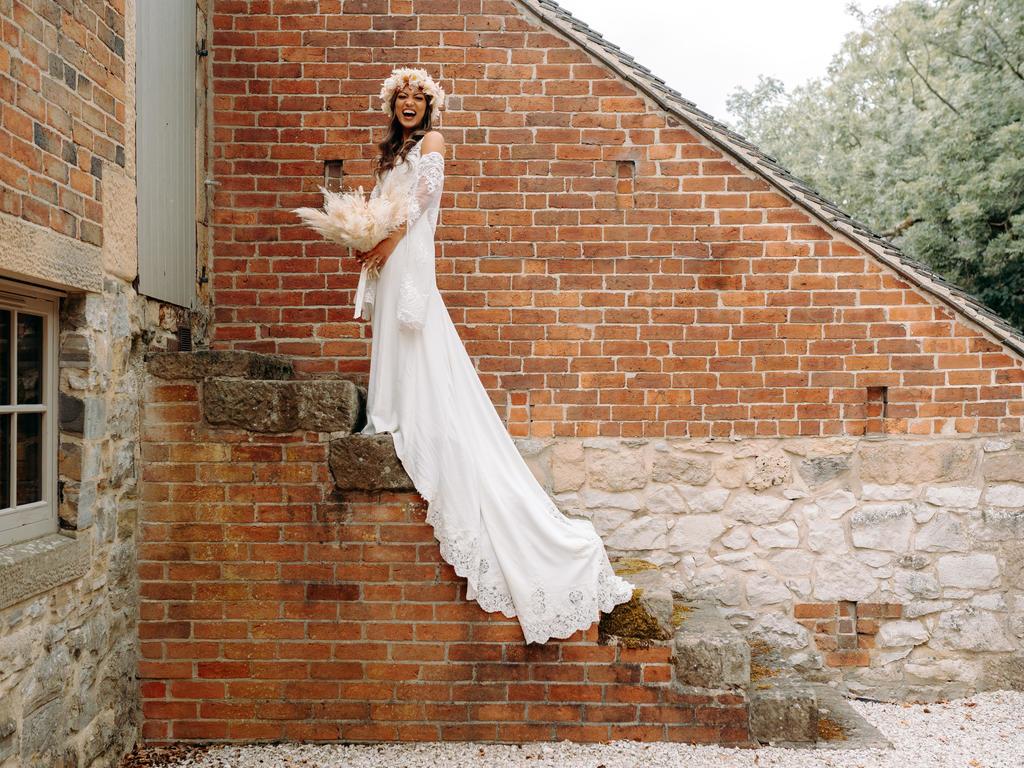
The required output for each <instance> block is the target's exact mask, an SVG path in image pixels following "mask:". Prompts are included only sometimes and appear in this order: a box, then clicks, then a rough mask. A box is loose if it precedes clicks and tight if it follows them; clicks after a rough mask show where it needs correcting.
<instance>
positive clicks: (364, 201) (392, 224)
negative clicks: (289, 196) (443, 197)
mask: <svg viewBox="0 0 1024 768" xmlns="http://www.w3.org/2000/svg"><path fill="white" fill-rule="evenodd" d="M386 182H387V179H385V182H384V186H383V187H381V192H380V194H379V195H377V197H373V198H367V197H366V195H365V194H364V193H363V188H362V187H359V188H358V189H356V190H354V191H353V190H349V191H348V192H331V191H330V190H328V189H325V188H324V187H320V188H319V189H320V191H321V192H322V193H323V196H324V207H323V210H318V209H316V208H293V209H292V213H295V214H298V215H299V217H300V218H301V219H302V221H303V223H305V224H306V225H307V226H309V227H312V228H313V229H315V230H316V231H317V232H319V233H320V234H321V235H323V236H324V237H325V238H327V239H328V240H331V241H333V242H335V243H339V244H340V245H343V246H345V247H347V248H353V249H355V250H357V251H364V252H365V251H369V250H370V249H371V248H373V247H374V246H375V245H377V243H379V242H380V241H381V240H383V239H384V238H385V237H387V236H388V235H389V234H391V232H393V231H394V230H395V229H397V228H398V227H400V226H402V224H403V223H404V222H405V217H406V206H405V203H406V200H405V198H404V196H403V195H401V194H400V192H399V188H398V187H397V185H394V184H388V183H386Z"/></svg>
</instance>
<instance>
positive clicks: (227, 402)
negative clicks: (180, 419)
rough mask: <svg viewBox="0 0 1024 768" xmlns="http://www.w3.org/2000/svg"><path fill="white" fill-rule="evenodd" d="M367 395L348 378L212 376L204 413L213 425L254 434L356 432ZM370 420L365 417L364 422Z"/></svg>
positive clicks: (205, 388) (205, 394)
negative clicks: (312, 378) (280, 379)
mask: <svg viewBox="0 0 1024 768" xmlns="http://www.w3.org/2000/svg"><path fill="white" fill-rule="evenodd" d="M363 398H364V393H363V392H362V390H361V389H360V388H359V387H358V386H356V384H355V383H354V382H351V381H346V380H344V379H337V380H334V379H322V380H308V381H249V380H246V379H222V378H217V379H209V380H208V381H207V382H206V384H205V385H204V386H203V415H204V416H205V418H206V420H207V421H208V422H209V423H210V424H214V425H229V426H233V427H240V428H241V429H247V430H249V431H251V432H294V431H296V430H300V429H301V430H311V431H315V432H349V433H351V432H354V431H355V430H357V429H359V428H360V422H361V421H362V420H363V419H364V417H363ZM363 423H365V421H364V422H363Z"/></svg>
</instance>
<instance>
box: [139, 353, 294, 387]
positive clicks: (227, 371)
mask: <svg viewBox="0 0 1024 768" xmlns="http://www.w3.org/2000/svg"><path fill="white" fill-rule="evenodd" d="M146 367H147V369H148V371H149V372H150V374H152V375H153V376H156V377H157V378H160V379H168V380H173V379H177V380H182V379H208V378H212V377H214V376H225V377H233V378H240V379H274V380H283V379H293V378H295V368H294V367H293V366H292V362H291V360H289V359H288V358H287V357H284V356H282V355H267V354H263V353H260V352H244V351H233V350H212V349H197V350H194V351H192V352H152V353H150V354H147V355H146Z"/></svg>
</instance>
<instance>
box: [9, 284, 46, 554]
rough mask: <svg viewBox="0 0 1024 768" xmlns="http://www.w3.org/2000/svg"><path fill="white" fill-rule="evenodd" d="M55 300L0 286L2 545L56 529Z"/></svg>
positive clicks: (15, 286)
mask: <svg viewBox="0 0 1024 768" xmlns="http://www.w3.org/2000/svg"><path fill="white" fill-rule="evenodd" d="M56 341H57V298H56V296H55V295H51V294H50V292H43V291H38V292H37V291H34V290H33V291H31V292H29V289H27V288H26V287H25V286H20V285H18V284H17V283H8V282H6V281H0V545H4V544H14V543H16V542H19V541H26V540H28V539H33V538H36V537H37V536H42V535H43V534H46V533H51V532H53V531H56V530H57V500H56V496H57V476H56V470H57V466H56V465H57V461H56V458H57V448H56V438H57V429H56V421H57V408H56V402H57V370H56V369H57V355H56V346H57V344H56Z"/></svg>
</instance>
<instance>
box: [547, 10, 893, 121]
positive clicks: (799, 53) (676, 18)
mask: <svg viewBox="0 0 1024 768" xmlns="http://www.w3.org/2000/svg"><path fill="white" fill-rule="evenodd" d="M556 1H557V2H558V4H559V5H561V6H562V7H563V8H564V9H565V10H567V11H569V13H571V14H573V15H574V16H575V17H576V18H578V19H580V20H581V21H584V22H586V24H587V25H588V26H590V27H591V28H592V29H594V30H596V31H597V32H599V33H600V34H601V35H602V36H603V37H604V38H605V39H606V40H609V41H610V42H612V43H614V44H615V45H617V46H619V47H620V48H621V49H622V50H623V51H625V52H626V53H628V54H629V55H631V56H632V57H633V58H634V59H636V60H637V62H639V63H640V64H642V65H643V66H645V67H647V68H648V69H650V70H651V71H652V72H654V74H656V75H657V76H658V77H660V78H661V79H662V80H664V81H665V82H666V83H668V85H670V86H671V87H672V88H675V89H676V90H677V91H679V92H680V93H681V94H682V95H683V96H684V97H685V98H687V99H689V100H690V101H692V102H694V103H695V104H696V105H697V106H698V107H699V108H700V109H702V110H704V111H705V112H708V113H710V114H711V115H712V116H714V117H716V118H718V119H719V120H722V121H725V122H729V123H732V122H733V120H734V116H733V115H731V114H730V113H729V112H728V110H727V109H726V106H725V100H726V97H728V95H729V94H730V93H731V92H732V90H733V89H734V88H735V87H736V86H738V85H742V86H743V87H745V88H750V87H751V86H753V85H754V83H755V82H757V76H758V75H759V74H764V75H771V76H772V77H777V78H779V79H780V80H782V81H783V82H784V83H785V84H786V88H787V89H790V88H792V87H793V86H795V85H799V84H800V83H803V82H805V81H807V80H809V79H811V78H813V77H819V76H821V75H824V74H825V70H826V67H827V66H828V63H829V61H830V60H831V59H832V56H833V54H834V53H836V52H837V51H838V50H839V46H840V43H841V42H842V40H843V37H844V36H845V35H846V34H847V33H848V32H852V31H854V30H856V29H859V28H860V25H859V24H858V23H857V21H856V19H855V18H854V17H853V16H852V15H850V14H849V13H847V12H846V10H845V9H846V6H847V3H848V2H849V0H556ZM891 4H892V3H891V2H883V0H859V2H858V5H859V7H860V8H861V10H863V11H865V12H867V11H871V10H874V9H875V8H881V7H884V6H889V5H891Z"/></svg>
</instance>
